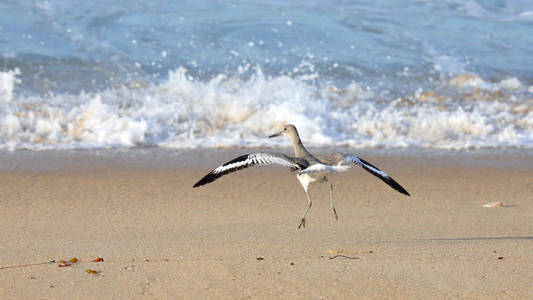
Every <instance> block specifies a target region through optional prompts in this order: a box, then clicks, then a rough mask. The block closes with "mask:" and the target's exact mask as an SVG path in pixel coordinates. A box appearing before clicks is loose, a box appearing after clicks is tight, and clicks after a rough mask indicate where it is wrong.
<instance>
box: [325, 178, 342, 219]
mask: <svg viewBox="0 0 533 300" xmlns="http://www.w3.org/2000/svg"><path fill="white" fill-rule="evenodd" d="M324 180H325V181H326V182H327V183H329V200H330V201H331V210H332V211H333V215H334V216H335V220H338V219H339V216H337V210H336V209H335V204H333V184H331V182H329V180H328V178H327V177H324Z"/></svg>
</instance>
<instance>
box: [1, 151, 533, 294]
mask: <svg viewBox="0 0 533 300" xmlns="http://www.w3.org/2000/svg"><path fill="white" fill-rule="evenodd" d="M241 152H242V151H241V150H238V149H237V150H235V149H226V150H222V151H220V152H216V151H214V152H213V151H212V152H206V153H200V154H194V151H189V152H186V153H182V152H176V153H177V154H176V153H175V154H169V153H173V152H164V153H163V154H161V153H159V154H157V153H156V154H155V155H154V154H153V153H152V154H150V152H147V153H145V154H142V155H133V156H128V155H125V156H121V155H119V154H117V153H115V152H112V151H111V152H110V153H105V152H104V153H103V154H101V153H100V154H97V155H95V154H94V153H92V154H87V153H86V154H68V155H65V154H64V153H61V152H55V153H46V152H44V153H22V154H9V153H7V154H6V153H3V154H2V155H1V157H2V160H3V161H2V162H1V163H0V165H1V167H2V168H0V182H1V188H0V232H1V236H0V299H48V298H50V299H145V298H147V299H176V298H186V299H190V298H196V299H198V298H211V299H213V298H226V299H228V298H232V299H234V298H237V299H242V298H250V297H251V298H267V299H270V298H287V299H295V298H296V299H301V298H306V299H307V298H311V299H319V298H326V299H342V298H352V299H353V298H359V299H361V298H389V299H390V298H421V299H429V298H431V299H439V298H468V299H471V298H483V299H498V298H513V299H519V298H522V299H524V298H532V297H533V287H532V285H531V281H532V280H533V273H532V272H531V270H533V208H532V207H533V165H532V163H531V161H532V159H531V158H532V157H531V155H530V154H524V155H520V154H517V153H514V154H486V153H485V154H479V155H468V154H457V155H455V154H453V153H451V154H450V153H449V154H445V155H433V154H431V155H425V156H424V155H421V156H417V155H400V156H395V155H389V154H386V153H385V154H383V153H380V152H378V155H371V152H368V153H365V155H364V156H363V157H364V158H365V159H367V160H368V161H369V162H371V163H373V164H375V165H376V166H378V167H380V168H381V169H383V170H384V171H386V172H387V173H389V174H390V175H391V176H392V177H394V178H395V179H396V180H397V181H398V182H399V183H400V184H402V186H404V187H405V188H406V189H407V190H408V191H409V192H410V193H411V195H412V197H405V196H403V195H401V194H399V193H397V192H396V191H394V190H392V189H390V188H389V187H388V186H386V185H385V184H383V183H382V182H381V181H379V180H378V179H376V178H375V177H374V176H372V175H370V174H369V173H367V172H365V171H364V170H362V169H356V170H354V171H352V172H350V173H348V174H344V175H341V176H333V177H331V178H330V179H331V181H332V182H333V184H334V187H335V188H334V193H335V200H336V201H335V203H336V206H337V212H338V214H339V220H338V221H336V220H335V219H334V218H333V215H332V213H331V211H330V209H329V198H328V197H329V195H328V193H329V191H328V188H327V186H325V185H324V186H319V187H316V188H315V189H313V190H312V191H311V193H312V198H313V199H314V203H313V207H312V209H311V211H310V213H309V215H308V219H307V221H308V222H307V227H306V228H305V229H303V230H301V229H300V230H298V229H297V228H296V227H297V225H298V221H299V220H298V218H299V216H300V215H301V214H302V213H303V211H304V209H305V206H306V204H307V200H306V198H305V194H304V192H303V190H302V189H301V187H300V186H299V183H298V182H297V180H296V178H295V177H294V175H292V174H291V173H290V172H289V171H287V170H284V169H276V168H251V169H247V170H243V171H240V172H237V173H235V174H231V175H228V176H225V177H223V178H221V179H219V180H218V181H216V182H214V183H212V184H209V185H207V186H203V187H201V188H197V189H193V188H191V186H192V185H193V184H194V183H195V182H196V181H197V180H198V179H199V178H201V177H202V176H203V175H205V173H207V172H208V171H210V170H211V169H212V168H213V167H215V166H216V165H217V163H219V162H224V161H226V160H228V159H231V158H233V156H234V155H235V154H239V153H241ZM216 153H218V155H215V154H216ZM191 161H195V163H191ZM493 201H502V202H503V203H504V207H495V208H483V207H482V205H483V204H485V203H488V202H493ZM72 257H76V258H78V259H79V260H80V261H79V262H77V263H74V264H72V265H71V266H68V267H58V262H59V261H60V260H69V259H70V258H72ZM96 257H102V258H103V259H104V261H103V262H91V260H93V259H95V258H96ZM52 260H54V261H55V262H53V263H50V261H52ZM88 269H91V270H94V271H96V272H97V274H89V273H87V272H86V270H88Z"/></svg>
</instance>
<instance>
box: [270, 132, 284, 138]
mask: <svg viewBox="0 0 533 300" xmlns="http://www.w3.org/2000/svg"><path fill="white" fill-rule="evenodd" d="M282 134H283V131H280V132H276V133H274V134H273V135H271V136H269V138H273V137H277V136H280V135H282Z"/></svg>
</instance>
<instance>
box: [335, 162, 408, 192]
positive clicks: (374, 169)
mask: <svg viewBox="0 0 533 300" xmlns="http://www.w3.org/2000/svg"><path fill="white" fill-rule="evenodd" d="M343 162H351V163H354V164H356V165H359V166H361V167H363V169H365V170H366V171H368V172H370V173H371V174H372V175H374V176H376V177H377V178H379V179H381V180H383V182H385V183H386V184H388V185H389V186H390V187H391V188H393V189H395V190H397V191H398V192H400V193H402V194H404V195H407V196H411V195H410V194H409V193H408V192H407V191H406V190H405V189H404V188H403V187H402V186H401V185H400V184H399V183H398V182H396V181H395V180H394V179H392V177H390V176H389V175H387V173H385V172H383V171H381V170H380V169H379V168H377V167H376V166H374V165H372V164H371V163H369V162H367V161H365V160H364V159H362V158H360V157H357V156H355V155H353V154H349V155H346V156H344V159H343V160H342V161H341V162H339V164H342V163H343Z"/></svg>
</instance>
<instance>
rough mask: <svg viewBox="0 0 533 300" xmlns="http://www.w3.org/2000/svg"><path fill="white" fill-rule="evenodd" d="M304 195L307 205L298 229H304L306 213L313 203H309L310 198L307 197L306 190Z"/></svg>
mask: <svg viewBox="0 0 533 300" xmlns="http://www.w3.org/2000/svg"><path fill="white" fill-rule="evenodd" d="M305 195H306V196H307V200H308V201H309V205H308V206H307V209H306V210H305V212H304V214H303V216H302V220H301V221H300V225H298V229H300V227H302V226H303V227H304V228H305V216H307V212H308V211H309V209H310V208H311V205H313V202H311V198H310V197H309V193H308V192H307V189H305Z"/></svg>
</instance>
